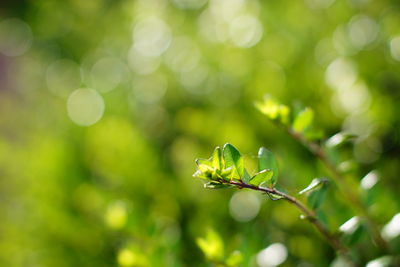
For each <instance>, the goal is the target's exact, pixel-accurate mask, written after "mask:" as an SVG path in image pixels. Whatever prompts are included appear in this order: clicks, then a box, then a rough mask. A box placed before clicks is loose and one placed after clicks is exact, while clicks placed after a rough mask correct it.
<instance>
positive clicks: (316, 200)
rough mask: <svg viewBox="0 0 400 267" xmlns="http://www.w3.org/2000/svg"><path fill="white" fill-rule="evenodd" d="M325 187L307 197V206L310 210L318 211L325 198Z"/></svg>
mask: <svg viewBox="0 0 400 267" xmlns="http://www.w3.org/2000/svg"><path fill="white" fill-rule="evenodd" d="M326 191H327V186H322V187H321V188H319V189H318V190H315V191H312V192H311V193H310V194H309V195H308V199H307V200H308V205H310V207H311V208H312V209H318V208H319V206H320V205H321V204H322V202H323V201H324V200H325V197H326Z"/></svg>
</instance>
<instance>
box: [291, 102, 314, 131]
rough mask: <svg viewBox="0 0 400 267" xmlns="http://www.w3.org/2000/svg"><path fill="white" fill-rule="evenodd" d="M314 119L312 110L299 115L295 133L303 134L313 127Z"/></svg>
mask: <svg viewBox="0 0 400 267" xmlns="http://www.w3.org/2000/svg"><path fill="white" fill-rule="evenodd" d="M313 119H314V111H313V110H312V109H310V108H305V109H304V110H302V111H301V112H300V113H299V114H297V116H296V119H295V120H294V122H293V125H292V128H293V130H294V131H295V132H298V133H302V132H304V131H305V130H306V129H307V128H308V127H310V126H311V124H312V121H313Z"/></svg>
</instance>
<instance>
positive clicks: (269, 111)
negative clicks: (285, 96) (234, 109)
mask: <svg viewBox="0 0 400 267" xmlns="http://www.w3.org/2000/svg"><path fill="white" fill-rule="evenodd" d="M255 106H256V108H257V109H258V110H259V111H260V112H261V113H263V114H264V115H266V116H267V117H268V118H269V119H271V120H275V119H277V118H278V115H279V103H277V102H276V101H274V100H272V99H271V98H270V97H267V98H266V99H265V100H264V101H263V102H257V103H255Z"/></svg>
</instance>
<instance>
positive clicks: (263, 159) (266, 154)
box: [258, 147, 279, 186]
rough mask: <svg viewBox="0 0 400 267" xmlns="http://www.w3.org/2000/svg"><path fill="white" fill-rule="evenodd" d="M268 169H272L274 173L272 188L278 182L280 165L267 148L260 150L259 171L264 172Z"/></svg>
mask: <svg viewBox="0 0 400 267" xmlns="http://www.w3.org/2000/svg"><path fill="white" fill-rule="evenodd" d="M267 169H270V170H271V171H272V173H273V175H272V177H271V179H270V186H273V185H275V183H276V182H277V180H278V172H279V169H278V163H277V161H276V159H275V157H274V155H273V154H272V152H271V151H269V150H268V149H266V148H265V147H261V148H260V149H259V150H258V170H259V171H262V170H267Z"/></svg>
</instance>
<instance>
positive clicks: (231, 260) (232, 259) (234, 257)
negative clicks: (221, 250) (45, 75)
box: [225, 250, 243, 267]
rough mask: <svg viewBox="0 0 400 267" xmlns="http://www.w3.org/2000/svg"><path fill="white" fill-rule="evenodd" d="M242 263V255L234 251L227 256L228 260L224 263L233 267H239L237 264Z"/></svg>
mask: <svg viewBox="0 0 400 267" xmlns="http://www.w3.org/2000/svg"><path fill="white" fill-rule="evenodd" d="M242 261H243V255H242V253H241V252H240V251H237V250H235V251H233V252H232V253H231V254H230V255H229V256H228V258H227V259H226V261H225V263H226V264H227V265H228V266H232V267H235V266H239V264H240V263H241V262H242Z"/></svg>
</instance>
